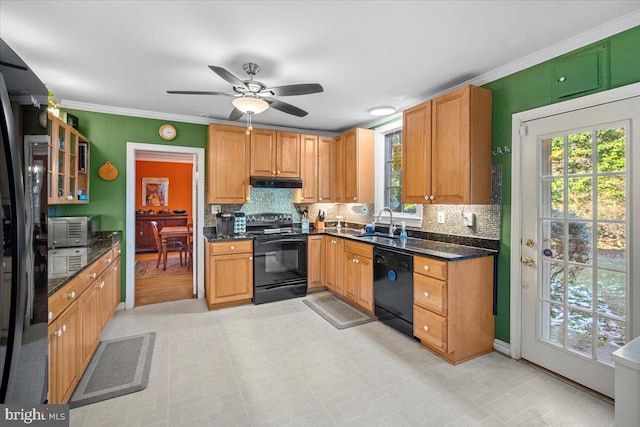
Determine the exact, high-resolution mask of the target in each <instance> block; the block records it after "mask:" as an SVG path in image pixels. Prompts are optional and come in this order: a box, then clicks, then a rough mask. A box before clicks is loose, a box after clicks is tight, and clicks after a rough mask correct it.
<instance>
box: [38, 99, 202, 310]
mask: <svg viewBox="0 0 640 427" xmlns="http://www.w3.org/2000/svg"><path fill="white" fill-rule="evenodd" d="M65 111H67V112H69V113H71V114H73V115H74V116H77V117H78V119H79V123H78V130H79V131H80V133H82V134H83V135H85V136H86V137H87V138H89V140H90V141H91V151H90V159H91V168H90V169H91V170H90V173H91V176H90V181H89V183H90V184H89V185H90V187H89V197H90V200H89V203H88V204H86V205H57V206H51V207H50V208H49V215H55V216H67V215H73V216H75V215H101V216H102V218H101V219H102V229H103V230H120V231H122V233H123V235H122V238H123V244H122V249H123V255H122V256H123V259H124V257H125V256H126V252H125V248H126V245H125V237H126V236H125V225H126V198H125V197H126V185H127V177H126V167H127V163H126V156H127V142H138V143H148V144H162V145H172V146H181V147H198V148H206V146H207V126H205V125H196V124H189V123H182V122H168V121H165V120H155V119H144V118H138V117H128V116H119V115H115V114H104V113H92V112H88V111H80V110H65ZM164 123H170V124H172V125H173V126H175V128H176V130H177V136H176V138H175V139H174V140H172V141H165V140H164V139H162V138H160V135H159V134H158V129H159V128H160V126H161V125H162V124H164ZM106 161H110V162H111V163H112V164H113V165H115V166H116V167H117V168H118V171H119V174H118V177H117V178H116V179H115V180H113V181H105V180H103V179H102V178H100V177H99V176H98V168H99V167H100V166H102V165H103V164H104V163H105V162H106ZM124 270H125V269H124V268H123V269H121V272H122V274H121V278H122V280H121V283H122V288H121V293H120V295H122V301H124V299H125V271H124Z"/></svg>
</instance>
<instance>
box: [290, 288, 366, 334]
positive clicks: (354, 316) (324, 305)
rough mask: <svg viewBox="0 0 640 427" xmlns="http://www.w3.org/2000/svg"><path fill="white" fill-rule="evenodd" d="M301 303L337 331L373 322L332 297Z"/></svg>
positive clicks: (307, 300) (363, 314) (312, 299)
mask: <svg viewBox="0 0 640 427" xmlns="http://www.w3.org/2000/svg"><path fill="white" fill-rule="evenodd" d="M302 302H303V303H305V304H306V305H308V306H309V308H311V309H312V310H313V311H315V312H316V313H318V314H319V315H320V316H322V317H323V318H324V319H325V320H326V321H327V322H329V323H331V324H332V325H333V326H335V327H336V328H338V329H346V328H350V327H352V326H357V325H362V324H363V323H368V322H373V321H374V320H375V319H373V318H371V317H369V316H368V315H367V314H365V313H363V312H361V311H359V310H357V309H355V308H353V307H351V306H350V305H349V304H347V303H346V302H344V301H342V300H340V299H339V298H337V297H335V296H333V295H327V296H323V297H319V298H311V299H305V300H302Z"/></svg>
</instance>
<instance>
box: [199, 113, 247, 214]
mask: <svg viewBox="0 0 640 427" xmlns="http://www.w3.org/2000/svg"><path fill="white" fill-rule="evenodd" d="M249 153H250V143H249V136H248V135H247V134H246V128H244V127H239V126H227V125H209V143H208V150H207V185H208V188H207V203H248V202H249Z"/></svg>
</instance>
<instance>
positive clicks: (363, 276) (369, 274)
mask: <svg viewBox="0 0 640 427" xmlns="http://www.w3.org/2000/svg"><path fill="white" fill-rule="evenodd" d="M342 259H343V263H344V264H343V269H344V296H345V297H346V298H347V299H349V300H351V301H353V302H354V303H355V304H356V305H358V306H359V307H361V308H363V309H365V310H366V311H368V312H370V313H373V246H372V245H369V244H366V243H358V242H354V241H351V240H347V241H345V242H344V256H343V258H342Z"/></svg>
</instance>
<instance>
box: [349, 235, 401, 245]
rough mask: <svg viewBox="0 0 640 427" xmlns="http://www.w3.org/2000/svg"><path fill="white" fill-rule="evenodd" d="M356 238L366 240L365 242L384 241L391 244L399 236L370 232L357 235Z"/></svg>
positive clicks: (398, 238)
mask: <svg viewBox="0 0 640 427" xmlns="http://www.w3.org/2000/svg"><path fill="white" fill-rule="evenodd" d="M358 238H360V239H363V240H366V241H367V242H375V243H386V244H391V243H392V242H394V243H395V242H399V241H400V236H393V237H389V235H388V234H387V233H371V234H363V235H361V236H358Z"/></svg>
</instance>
